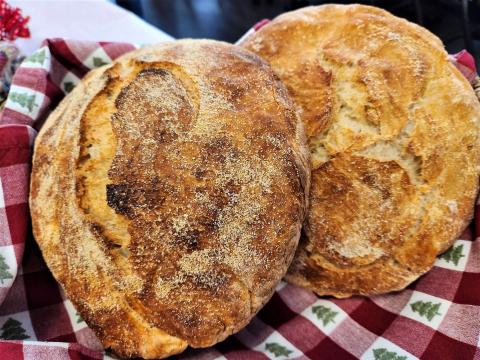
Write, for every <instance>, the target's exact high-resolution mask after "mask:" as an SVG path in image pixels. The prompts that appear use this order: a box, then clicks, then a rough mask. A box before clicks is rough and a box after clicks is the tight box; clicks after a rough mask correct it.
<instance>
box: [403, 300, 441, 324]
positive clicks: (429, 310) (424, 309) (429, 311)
mask: <svg viewBox="0 0 480 360" xmlns="http://www.w3.org/2000/svg"><path fill="white" fill-rule="evenodd" d="M440 305H441V304H440V303H437V304H433V303H432V302H431V301H416V302H414V303H413V304H410V306H411V308H412V310H413V311H414V312H417V313H419V314H420V316H424V317H426V318H427V319H428V321H432V319H433V318H434V317H435V315H441V314H440V313H439V312H438V310H439V309H440Z"/></svg>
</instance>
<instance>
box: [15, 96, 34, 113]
mask: <svg viewBox="0 0 480 360" xmlns="http://www.w3.org/2000/svg"><path fill="white" fill-rule="evenodd" d="M8 98H9V100H11V101H13V102H16V103H17V104H20V106H21V107H24V108H27V109H28V111H30V112H31V111H32V110H33V107H34V106H37V104H35V94H33V95H28V94H22V93H19V92H11V93H10V94H8Z"/></svg>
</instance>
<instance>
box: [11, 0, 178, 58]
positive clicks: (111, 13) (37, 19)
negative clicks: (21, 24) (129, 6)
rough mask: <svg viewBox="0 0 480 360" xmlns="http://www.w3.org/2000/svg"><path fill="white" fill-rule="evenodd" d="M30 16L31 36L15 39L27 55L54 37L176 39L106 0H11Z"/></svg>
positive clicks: (137, 41) (139, 40)
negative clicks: (45, 40) (43, 41)
mask: <svg viewBox="0 0 480 360" xmlns="http://www.w3.org/2000/svg"><path fill="white" fill-rule="evenodd" d="M8 3H9V4H11V5H12V6H15V7H19V8H21V9H22V14H23V15H24V16H27V15H28V16H30V21H29V23H28V26H29V28H30V33H31V38H30V39H21V38H20V39H17V40H16V41H15V42H16V44H17V45H18V46H19V47H20V49H21V50H22V52H23V53H24V54H26V55H28V54H30V53H32V52H33V51H34V50H36V49H37V48H38V47H39V45H40V43H41V42H42V40H44V39H45V38H52V37H63V38H67V39H78V40H93V41H121V42H129V43H135V44H153V43H158V42H163V41H169V40H173V38H172V37H171V36H170V35H168V34H167V33H165V32H163V31H161V30H159V29H157V28H156V27H154V26H152V25H150V24H148V23H146V22H145V21H143V20H142V19H141V18H139V17H138V16H136V15H134V14H133V13H131V12H129V11H127V10H124V9H123V8H121V7H119V6H117V5H115V4H112V3H111V2H109V1H106V0H9V1H8Z"/></svg>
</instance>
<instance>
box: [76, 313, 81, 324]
mask: <svg viewBox="0 0 480 360" xmlns="http://www.w3.org/2000/svg"><path fill="white" fill-rule="evenodd" d="M75 315H76V316H77V324H80V323H81V322H83V318H82V316H81V315H80V314H79V313H78V311H77V313H76V314H75Z"/></svg>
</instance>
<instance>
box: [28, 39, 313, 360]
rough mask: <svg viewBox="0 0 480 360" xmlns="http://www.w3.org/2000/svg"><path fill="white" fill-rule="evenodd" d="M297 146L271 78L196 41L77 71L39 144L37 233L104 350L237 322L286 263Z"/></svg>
mask: <svg viewBox="0 0 480 360" xmlns="http://www.w3.org/2000/svg"><path fill="white" fill-rule="evenodd" d="M308 157H309V152H308V147H307V145H306V138H305V135H304V133H303V127H302V125H301V122H300V121H299V119H298V117H297V114H296V112H295V110H294V105H293V103H292V101H291V100H290V98H289V96H288V93H287V91H286V89H285V88H284V86H283V85H282V83H281V82H280V81H279V80H278V79H277V78H276V77H275V76H274V74H273V72H272V71H271V69H270V67H269V66H268V65H267V64H266V63H265V62H264V61H263V60H261V59H260V58H259V57H257V56H256V55H254V54H252V53H250V52H248V51H247V50H244V49H242V48H240V47H236V46H233V45H229V44H226V43H221V42H216V41H206V40H198V41H195V40H182V41H177V42H174V43H168V44H164V45H159V46H152V47H147V48H143V49H141V50H137V51H134V52H131V53H129V54H127V55H125V56H123V57H121V58H120V59H118V60H117V61H115V62H114V63H113V64H111V65H108V66H104V67H102V68H99V69H97V70H94V71H92V72H91V73H89V74H88V75H87V76H86V78H85V79H84V80H83V81H82V82H81V83H80V84H79V85H78V86H77V87H76V88H75V89H74V90H73V91H72V92H71V93H70V94H69V95H68V96H67V97H66V98H65V99H64V100H63V101H62V102H61V104H60V105H59V106H58V108H57V109H56V110H55V111H54V112H53V113H52V114H51V115H50V117H49V118H48V120H47V122H46V124H45V125H44V127H43V128H42V130H41V131H40V133H39V135H38V138H37V140H36V144H35V154H34V160H33V173H32V180H31V194H30V206H31V214H32V220H33V231H34V235H35V238H36V240H37V242H38V243H39V245H40V248H41V250H42V253H43V256H44V258H45V260H46V262H47V264H48V266H49V268H50V269H51V271H52V273H53V275H54V276H55V278H56V279H57V280H58V281H59V282H60V284H61V285H62V286H63V287H64V289H65V291H66V294H67V295H68V297H69V298H70V300H71V301H72V302H73V304H74V305H75V307H76V308H77V310H78V311H79V312H80V314H81V316H82V317H83V318H84V319H85V321H86V322H87V324H88V325H89V326H90V327H91V328H92V329H93V330H94V331H95V333H96V334H97V335H98V337H99V338H100V340H101V341H102V343H103V345H104V346H105V347H106V348H111V349H112V350H113V351H114V352H115V353H117V354H118V355H120V356H125V357H143V358H162V357H165V356H168V355H171V354H175V353H179V352H181V351H183V350H184V349H185V348H186V347H187V346H188V345H190V346H192V347H206V346H210V345H212V344H215V343H216V342H218V341H221V340H223V339H225V337H227V336H228V335H230V334H232V333H234V332H236V331H238V330H240V329H241V328H242V327H244V326H245V325H246V324H247V323H248V322H249V320H250V319H251V318H252V316H254V315H255V313H256V312H257V311H258V310H259V309H260V308H261V307H262V306H263V304H265V302H266V301H268V299H269V298H270V296H271V295H272V293H273V291H274V289H275V286H276V285H277V283H278V282H279V281H280V279H281V278H282V277H283V276H284V274H285V272H286V271H287V268H288V266H289V264H290V262H291V260H292V258H293V255H294V253H295V249H296V246H297V243H298V239H299V237H300V230H301V225H302V222H303V220H304V215H305V212H306V198H307V192H308V187H309V175H310V174H309V159H308Z"/></svg>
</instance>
